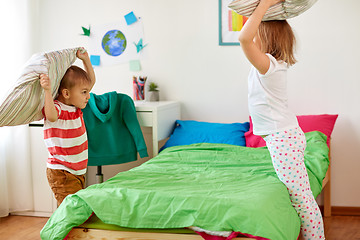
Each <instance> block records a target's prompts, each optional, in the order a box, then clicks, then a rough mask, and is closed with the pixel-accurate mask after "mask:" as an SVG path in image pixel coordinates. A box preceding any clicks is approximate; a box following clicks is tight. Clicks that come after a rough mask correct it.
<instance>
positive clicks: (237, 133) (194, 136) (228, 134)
mask: <svg viewBox="0 0 360 240" xmlns="http://www.w3.org/2000/svg"><path fill="white" fill-rule="evenodd" d="M249 128H250V123H249V122H245V123H210V122H198V121H193V120H185V121H182V120H176V126H175V129H174V131H173V133H172V134H171V136H170V138H169V140H168V141H167V142H166V143H165V145H164V146H163V147H162V148H161V150H163V149H165V148H167V147H172V146H178V145H189V144H193V143H226V144H232V145H238V146H246V143H245V136H244V134H245V132H247V131H249ZM161 150H160V151H161Z"/></svg>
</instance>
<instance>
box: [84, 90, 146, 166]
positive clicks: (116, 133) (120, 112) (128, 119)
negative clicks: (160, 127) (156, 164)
mask: <svg viewBox="0 0 360 240" xmlns="http://www.w3.org/2000/svg"><path fill="white" fill-rule="evenodd" d="M90 95H91V97H90V100H89V103H88V105H87V106H86V108H84V109H83V110H82V111H83V114H84V121H85V126H86V131H87V136H88V144H89V162H88V165H89V166H101V165H111V164H120V163H126V162H131V161H135V160H136V159H137V152H139V154H140V157H141V158H143V157H147V156H148V153H147V149H146V144H145V141H144V137H143V135H142V132H141V128H140V125H139V122H138V120H137V117H136V110H135V106H134V102H133V100H132V99H131V98H130V97H129V96H128V95H125V94H121V93H116V92H109V93H105V94H103V95H96V94H93V93H91V94H90Z"/></svg>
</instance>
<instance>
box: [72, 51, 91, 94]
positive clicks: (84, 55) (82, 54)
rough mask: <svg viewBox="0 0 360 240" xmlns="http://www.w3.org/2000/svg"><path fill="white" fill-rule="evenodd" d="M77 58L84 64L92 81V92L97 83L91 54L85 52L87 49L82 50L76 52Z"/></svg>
mask: <svg viewBox="0 0 360 240" xmlns="http://www.w3.org/2000/svg"><path fill="white" fill-rule="evenodd" d="M76 56H77V57H78V58H79V59H80V60H81V61H82V62H83V64H84V68H85V71H86V72H87V74H88V75H89V77H90V80H91V86H90V90H91V89H92V87H93V86H94V84H95V82H96V78H95V72H94V68H93V66H92V65H91V61H90V58H89V54H88V52H87V51H85V49H81V50H78V51H77V52H76Z"/></svg>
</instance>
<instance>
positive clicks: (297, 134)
mask: <svg viewBox="0 0 360 240" xmlns="http://www.w3.org/2000/svg"><path fill="white" fill-rule="evenodd" d="M282 1H283V0H261V1H260V3H259V5H258V6H257V8H256V9H255V11H254V12H253V14H252V15H251V16H250V17H249V19H248V20H247V22H246V24H245V26H244V27H243V29H242V30H241V32H240V36H239V41H240V45H241V47H242V49H243V51H244V53H245V55H246V57H247V58H248V60H249V61H250V63H251V64H252V65H253V67H252V68H251V71H250V74H249V79H248V83H249V86H248V88H249V95H248V98H249V99H248V101H249V112H250V116H251V118H252V121H253V131H254V134H256V135H260V136H262V137H264V139H265V141H266V145H267V147H268V149H269V152H270V155H271V158H272V162H273V166H274V168H275V172H276V174H277V176H278V177H279V179H280V180H281V181H282V182H283V183H284V184H285V185H286V187H287V189H288V191H289V194H290V199H291V202H292V205H293V206H294V208H295V209H296V211H297V213H298V214H299V217H300V219H301V233H302V235H303V237H304V239H306V240H308V239H325V237H324V229H323V220H322V216H321V213H320V210H319V207H318V205H317V203H316V201H315V199H314V196H313V194H312V192H311V189H310V184H309V178H308V175H307V171H306V168H305V164H304V151H305V147H306V139H305V136H304V133H303V132H302V130H301V129H300V127H299V125H298V122H297V119H296V116H295V115H294V114H293V113H291V112H290V111H289V110H288V107H287V95H286V80H287V79H286V77H287V76H286V74H287V68H288V66H290V65H293V64H294V63H295V62H296V60H295V58H294V53H293V48H294V45H295V37H294V33H293V31H292V29H291V27H290V25H289V24H288V23H287V21H286V20H278V21H268V22H262V21H261V20H262V18H263V16H264V15H265V13H266V11H267V10H268V9H269V7H271V6H272V5H274V4H281V2H282Z"/></svg>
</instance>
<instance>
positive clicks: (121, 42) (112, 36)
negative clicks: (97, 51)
mask: <svg viewBox="0 0 360 240" xmlns="http://www.w3.org/2000/svg"><path fill="white" fill-rule="evenodd" d="M101 46H102V48H103V49H104V51H105V52H106V53H107V54H109V55H110V56H114V57H116V56H119V55H121V54H122V53H123V52H124V51H125V49H126V38H125V35H124V34H123V33H122V32H121V31H119V30H110V31H108V32H107V33H106V34H105V35H104V37H103V39H102V42H101Z"/></svg>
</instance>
